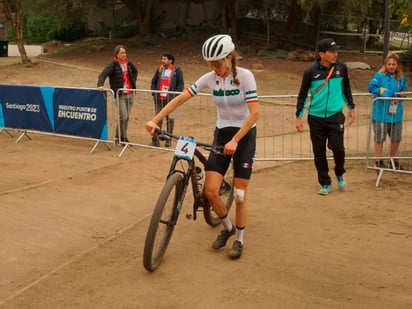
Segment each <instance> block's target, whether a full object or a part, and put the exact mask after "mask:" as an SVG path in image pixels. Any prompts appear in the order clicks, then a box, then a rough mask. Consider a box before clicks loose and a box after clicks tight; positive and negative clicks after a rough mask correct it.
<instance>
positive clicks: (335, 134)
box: [296, 38, 355, 195]
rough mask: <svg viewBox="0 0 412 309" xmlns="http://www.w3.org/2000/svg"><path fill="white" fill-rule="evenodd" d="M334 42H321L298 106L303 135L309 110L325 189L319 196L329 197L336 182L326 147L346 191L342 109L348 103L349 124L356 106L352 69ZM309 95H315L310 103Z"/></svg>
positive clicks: (306, 76)
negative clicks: (350, 77)
mask: <svg viewBox="0 0 412 309" xmlns="http://www.w3.org/2000/svg"><path fill="white" fill-rule="evenodd" d="M339 48H340V47H339V46H338V45H336V42H335V41H334V40H333V39H330V38H326V39H322V40H320V41H319V43H318V48H317V50H318V57H317V59H316V62H315V63H314V64H313V65H311V66H310V67H309V68H307V69H306V71H305V72H304V74H303V78H302V84H301V87H300V91H299V96H298V99H297V105H296V129H297V130H298V131H299V132H303V119H302V117H303V113H304V110H305V108H307V110H308V123H309V129H310V138H311V140H312V148H313V154H314V157H315V166H316V170H317V172H318V182H319V183H320V185H321V186H322V187H321V189H320V191H319V194H322V195H327V194H328V193H329V192H330V191H331V190H332V180H331V178H330V176H329V167H328V161H327V157H326V145H327V146H328V148H329V149H331V150H332V152H333V158H334V161H335V176H336V179H337V184H338V187H339V188H340V189H343V188H345V186H346V182H345V180H344V179H343V174H344V173H345V167H344V165H345V147H344V143H343V133H344V124H345V115H344V114H343V112H342V110H343V107H344V103H346V105H347V107H348V109H349V113H348V118H349V119H348V124H349V125H351V124H352V123H353V122H354V121H355V109H354V108H355V104H354V103H353V98H352V91H351V88H350V82H349V76H348V69H347V67H346V65H345V64H344V63H342V62H338V61H336V59H337V57H338V52H337V49H339ZM308 92H310V94H311V100H310V104H309V103H308V100H307V98H308Z"/></svg>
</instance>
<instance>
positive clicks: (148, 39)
mask: <svg viewBox="0 0 412 309" xmlns="http://www.w3.org/2000/svg"><path fill="white" fill-rule="evenodd" d="M142 43H143V45H144V46H154V45H156V44H157V42H156V38H155V37H154V36H153V35H151V34H148V35H146V36H145V37H143V38H142Z"/></svg>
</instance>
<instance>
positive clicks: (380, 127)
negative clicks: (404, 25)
mask: <svg viewBox="0 0 412 309" xmlns="http://www.w3.org/2000/svg"><path fill="white" fill-rule="evenodd" d="M406 91H407V85H406V79H405V77H404V75H403V73H402V63H401V60H400V58H399V56H398V55H397V54H394V53H392V54H389V55H388V56H387V57H386V58H385V60H384V62H383V65H382V67H381V69H380V70H379V71H378V72H377V73H376V74H375V75H374V76H373V78H372V80H371V81H370V82H369V92H370V93H372V94H373V95H374V97H375V98H376V97H387V98H391V99H388V100H374V102H373V105H372V126H373V132H374V135H375V136H374V144H375V154H376V156H377V157H382V152H383V143H384V142H385V140H386V135H389V137H390V139H391V145H390V151H389V152H390V158H391V159H390V160H389V163H390V165H392V166H391V168H393V169H399V168H400V164H399V161H398V160H395V159H393V158H394V157H395V156H396V154H397V152H398V149H399V144H400V141H401V135H402V117H403V105H402V101H400V100H399V99H397V98H399V97H405V96H406ZM376 166H377V167H381V168H385V167H386V165H385V163H384V162H383V160H380V159H379V160H377V161H376Z"/></svg>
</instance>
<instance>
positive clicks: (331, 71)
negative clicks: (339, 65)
mask: <svg viewBox="0 0 412 309" xmlns="http://www.w3.org/2000/svg"><path fill="white" fill-rule="evenodd" d="M334 70H335V66H333V67H331V68H330V70H329V73H328V76H326V78H325V79H324V80H323V83H322V85H320V86H319V87H318V89H316V90H315V93H316V94H317V93H318V92H319V91H321V89H322V88H323V87H324V86H325V84H326V83H327V82H328V80H329V78H330V77H331V76H332V73H333V71H334Z"/></svg>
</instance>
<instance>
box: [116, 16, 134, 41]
mask: <svg viewBox="0 0 412 309" xmlns="http://www.w3.org/2000/svg"><path fill="white" fill-rule="evenodd" d="M137 33H139V24H138V23H137V21H135V20H133V21H122V22H121V23H118V24H115V25H113V28H112V38H113V39H127V38H130V37H131V36H133V35H136V34H137Z"/></svg>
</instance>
